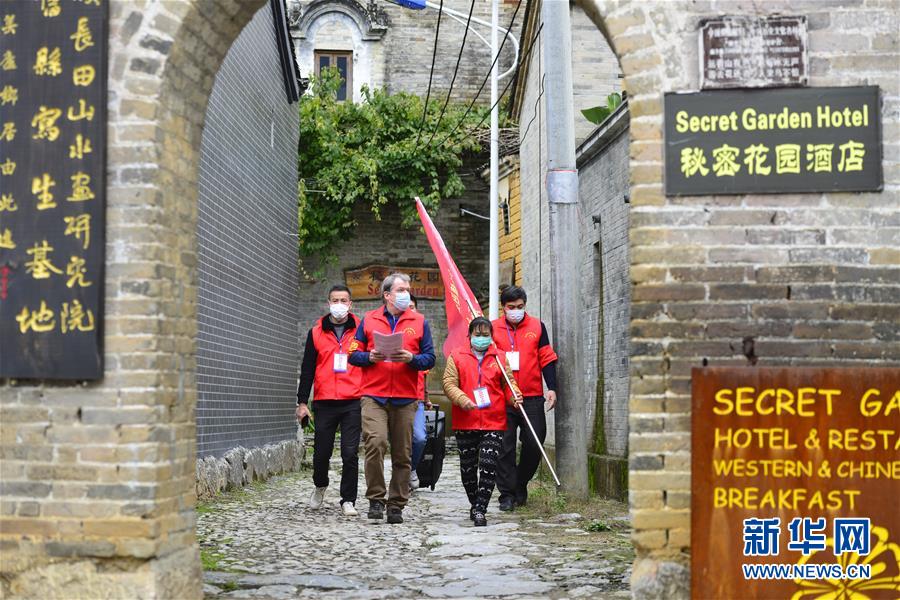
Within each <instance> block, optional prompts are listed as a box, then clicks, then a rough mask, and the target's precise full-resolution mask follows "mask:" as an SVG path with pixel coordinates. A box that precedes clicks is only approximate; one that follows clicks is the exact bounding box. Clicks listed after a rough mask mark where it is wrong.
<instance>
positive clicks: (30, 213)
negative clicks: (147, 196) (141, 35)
mask: <svg viewBox="0 0 900 600" xmlns="http://www.w3.org/2000/svg"><path fill="white" fill-rule="evenodd" d="M106 3H107V0H66V1H61V0H34V1H29V2H2V3H0V340H3V341H2V345H0V377H18V378H40V379H97V378H100V377H102V375H103V364H102V356H103V353H102V332H101V325H102V322H103V310H102V300H103V265H104V251H103V247H104V215H105V209H104V204H105V193H106V181H105V174H106V64H107V27H108V24H107V6H106Z"/></svg>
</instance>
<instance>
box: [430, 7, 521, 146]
mask: <svg viewBox="0 0 900 600" xmlns="http://www.w3.org/2000/svg"><path fill="white" fill-rule="evenodd" d="M521 1H522V0H519V2H521ZM516 10H518V9H516ZM443 14H444V0H441V5H440V7H439V8H438V17H437V28H436V29H435V32H434V48H433V49H432V50H431V71H430V72H429V73H428V93H426V94H425V107H424V108H423V109H422V122H421V123H419V130H418V131H416V141H415V142H414V143H413V147H417V146H418V145H419V137H420V136H421V135H422V129H423V128H424V127H425V117H426V116H427V115H428V100H429V99H430V98H431V80H432V78H433V77H434V63H435V60H436V59H437V47H438V38H439V37H440V35H441V16H442V15H443Z"/></svg>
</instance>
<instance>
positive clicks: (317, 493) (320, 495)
mask: <svg viewBox="0 0 900 600" xmlns="http://www.w3.org/2000/svg"><path fill="white" fill-rule="evenodd" d="M327 489H328V488H327V487H317V488H316V489H314V490H313V493H312V496H310V497H309V507H310V508H314V509H319V508H322V504H323V503H324V502H325V490H327Z"/></svg>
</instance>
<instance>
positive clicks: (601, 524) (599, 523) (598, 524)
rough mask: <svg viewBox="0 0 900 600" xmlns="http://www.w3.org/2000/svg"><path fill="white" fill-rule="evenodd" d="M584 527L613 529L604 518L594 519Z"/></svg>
mask: <svg viewBox="0 0 900 600" xmlns="http://www.w3.org/2000/svg"><path fill="white" fill-rule="evenodd" d="M584 529H585V531H611V530H612V527H610V526H609V523H607V522H606V521H604V520H602V519H594V520H593V521H591V522H590V523H588V524H587V526H586V527H585V528H584Z"/></svg>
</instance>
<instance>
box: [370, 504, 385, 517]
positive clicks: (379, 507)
mask: <svg viewBox="0 0 900 600" xmlns="http://www.w3.org/2000/svg"><path fill="white" fill-rule="evenodd" d="M369 518H370V519H372V520H373V521H380V520H381V519H383V518H384V502H382V501H381V500H369Z"/></svg>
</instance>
